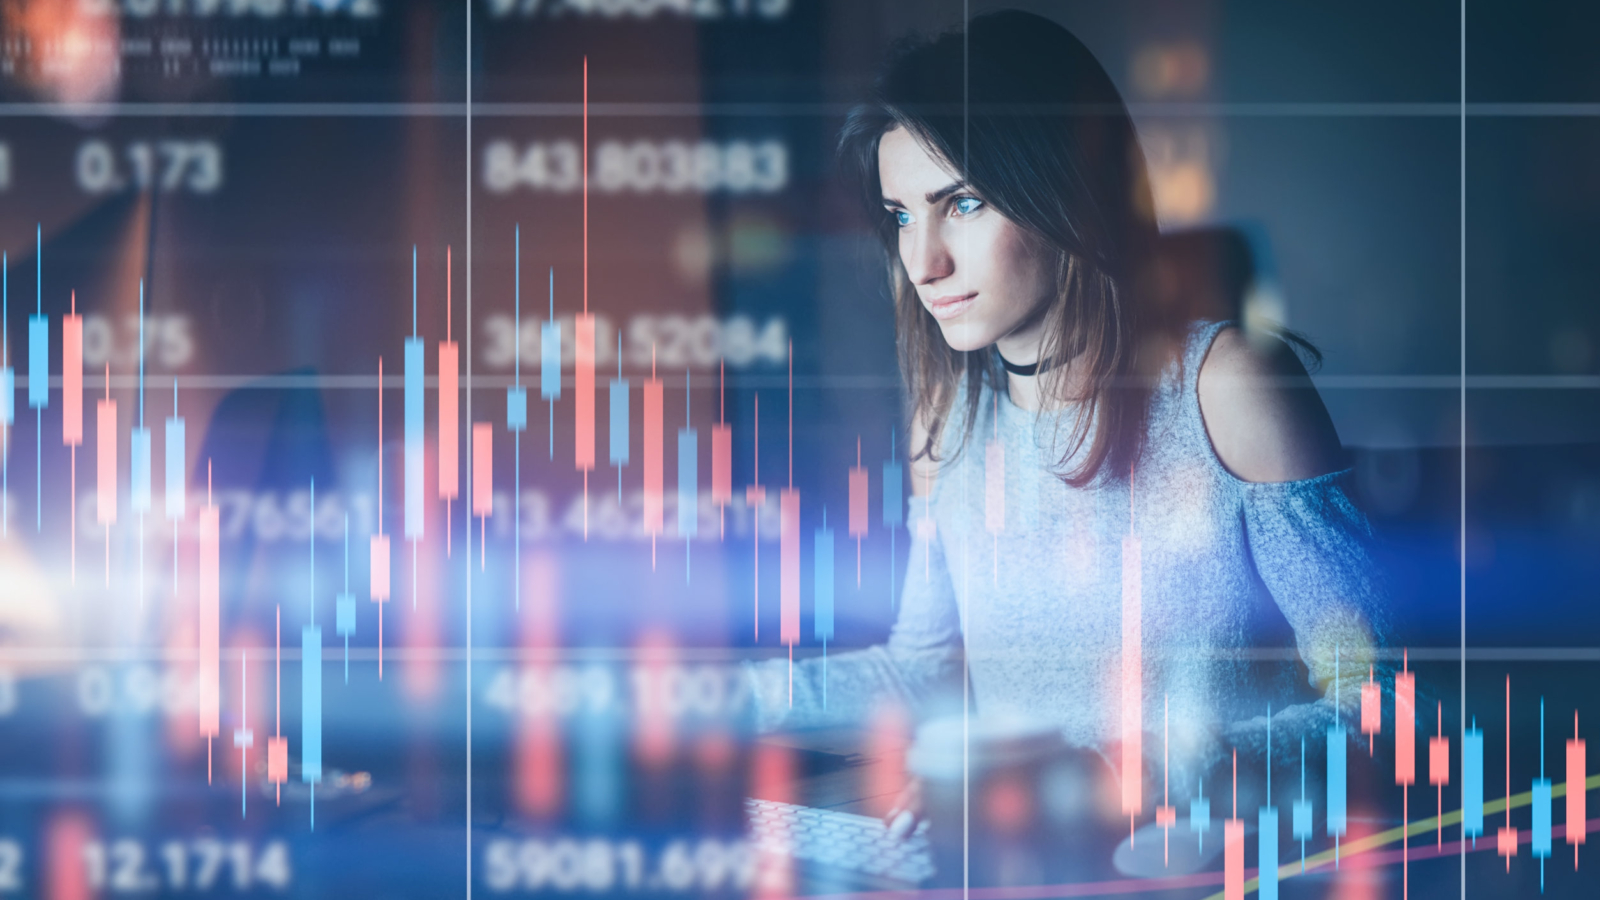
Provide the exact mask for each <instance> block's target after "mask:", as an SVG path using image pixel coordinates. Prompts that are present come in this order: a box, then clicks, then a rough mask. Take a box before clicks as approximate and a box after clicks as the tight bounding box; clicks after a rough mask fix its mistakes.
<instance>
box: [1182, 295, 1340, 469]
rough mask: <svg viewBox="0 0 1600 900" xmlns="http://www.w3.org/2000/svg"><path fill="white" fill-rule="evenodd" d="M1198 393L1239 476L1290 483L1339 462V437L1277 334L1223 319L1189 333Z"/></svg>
mask: <svg viewBox="0 0 1600 900" xmlns="http://www.w3.org/2000/svg"><path fill="white" fill-rule="evenodd" d="M1194 334H1195V336H1201V335H1203V336H1205V337H1209V338H1210V341H1209V344H1208V345H1207V346H1204V347H1200V348H1198V349H1199V352H1200V361H1199V363H1198V372H1197V374H1196V376H1195V377H1196V385H1195V393H1196V395H1197V398H1198V402H1199V406H1200V417H1201V420H1202V422H1203V423H1204V425H1205V431H1206V436H1207V438H1208V439H1209V440H1210V442H1211V448H1212V450H1213V451H1214V452H1215V453H1216V456H1217V458H1218V460H1220V461H1221V463H1222V465H1223V466H1224V467H1225V468H1227V469H1228V471H1229V472H1231V473H1233V475H1234V476H1235V477H1237V478H1239V479H1241V480H1243V481H1255V482H1271V481H1294V480H1298V479H1302V478H1311V477H1314V476H1317V475H1324V474H1327V473H1328V472H1332V471H1335V470H1337V469H1339V468H1342V464H1343V451H1342V449H1341V447H1340V444H1339V435H1338V432H1337V431H1336V430H1335V428H1334V426H1333V420H1332V418H1331V417H1329V415H1328V410H1327V407H1325V406H1324V405H1323V403H1322V398H1321V396H1319V395H1318V393H1317V389H1316V386H1315V385H1313V384H1312V382H1311V377H1310V375H1308V374H1307V373H1306V368H1305V366H1304V364H1302V363H1301V361H1300V357H1299V356H1297V355H1296V354H1295V352H1294V350H1293V349H1292V348H1290V346H1289V345H1288V344H1287V343H1286V342H1285V341H1284V340H1283V339H1282V338H1280V337H1278V336H1277V335H1274V334H1270V333H1253V332H1246V331H1244V330H1243V329H1241V328H1239V327H1238V326H1237V325H1235V324H1233V323H1228V322H1222V323H1208V324H1207V325H1205V326H1204V327H1202V328H1199V329H1198V330H1197V332H1195V333H1194Z"/></svg>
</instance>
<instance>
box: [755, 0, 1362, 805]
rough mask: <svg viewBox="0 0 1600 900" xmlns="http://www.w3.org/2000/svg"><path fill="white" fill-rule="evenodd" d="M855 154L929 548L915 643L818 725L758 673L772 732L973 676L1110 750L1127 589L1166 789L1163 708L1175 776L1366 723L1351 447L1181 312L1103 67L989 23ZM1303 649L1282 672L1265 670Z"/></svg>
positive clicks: (959, 43) (841, 683) (849, 130)
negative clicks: (1156, 279)
mask: <svg viewBox="0 0 1600 900" xmlns="http://www.w3.org/2000/svg"><path fill="white" fill-rule="evenodd" d="M841 157H842V158H843V159H844V160H845V161H846V163H847V165H848V167H849V168H850V169H851V171H852V173H853V174H854V175H855V176H856V178H857V180H858V183H859V186H860V189H861V191H862V196H863V199H864V201H865V202H866V203H867V205H868V208H869V210H870V214H871V215H872V217H873V218H874V220H875V221H876V222H877V224H878V231H879V236H880V237H881V239H882V241H883V244H884V247H885V249H886V251H887V257H888V269H889V275H890V279H891V284H892V286H893V291H894V298H895V312H896V320H897V329H898V334H899V352H900V360H901V365H902V369H903V373H904V377H905V380H906V383H907V386H908V388H909V391H910V397H911V405H912V410H913V415H912V440H911V453H912V456H913V460H912V487H913V494H914V497H913V499H912V501H911V514H910V516H909V518H908V524H909V525H910V527H911V528H912V530H913V533H914V534H915V535H916V538H915V540H914V542H913V548H914V549H913V551H912V560H911V563H910V565H909V574H908V576H907V580H906V585H905V591H904V596H903V601H902V605H901V607H900V610H899V614H898V619H897V621H896V622H895V625H894V629H893V632H892V634H891V636H890V638H889V641H888V643H887V644H885V645H883V646H879V647H872V648H869V649H867V650H864V651H860V652H856V653H851V654H840V655H836V656H835V657H834V659H833V660H832V663H831V665H830V667H829V671H828V680H829V681H830V682H831V685H830V688H829V695H828V697H827V698H826V705H824V699H823V694H822V692H823V685H822V678H823V671H822V668H821V667H820V666H818V665H812V664H807V665H801V666H798V667H796V669H795V671H794V674H793V686H792V691H793V693H792V696H793V700H792V703H791V702H790V700H789V691H790V685H789V681H788V679H789V673H788V671H787V670H786V669H785V668H784V667H783V665H782V663H781V662H780V663H777V664H768V665H763V666H756V667H754V668H753V674H754V677H755V678H756V683H757V695H758V697H759V698H760V702H759V707H760V716H761V724H762V726H763V727H766V728H776V727H803V726H808V725H816V724H822V723H826V722H863V721H866V720H867V719H868V717H870V716H871V715H872V713H873V710H874V709H875V708H876V706H877V705H878V704H880V703H881V702H883V700H884V699H886V698H889V699H893V700H896V701H899V702H903V703H905V704H907V705H909V706H911V707H913V708H914V709H917V710H918V711H919V712H922V713H927V712H929V711H930V710H933V709H937V708H939V707H940V705H941V704H946V703H951V702H954V703H957V704H959V703H960V702H961V694H962V691H961V681H960V678H961V671H962V662H963V656H964V657H965V663H966V666H967V671H968V673H969V677H970V686H971V701H972V702H973V704H974V706H975V708H976V710H977V711H979V712H981V713H982V714H984V715H1005V714H1022V715H1025V716H1029V717H1032V718H1044V719H1047V720H1049V721H1050V722H1051V723H1053V724H1054V725H1056V726H1058V727H1059V728H1060V729H1061V731H1062V733H1063V735H1064V736H1065V737H1066V738H1067V739H1068V740H1069V741H1071V742H1073V743H1076V744H1079V745H1082V746H1088V747H1094V748H1097V749H1100V750H1102V752H1108V753H1109V752H1110V751H1111V748H1112V747H1114V746H1117V745H1119V743H1120V742H1121V741H1122V740H1123V739H1124V737H1126V734H1125V732H1124V729H1123V723H1122V719H1121V717H1122V711H1123V709H1124V708H1125V707H1127V706H1128V704H1129V698H1126V697H1124V696H1123V695H1122V679H1123V678H1124V669H1123V666H1122V661H1123V658H1124V657H1123V647H1124V643H1123V641H1124V631H1123V627H1124V622H1123V616H1124V608H1125V604H1126V603H1127V602H1128V601H1129V600H1130V592H1131V593H1132V594H1133V595H1136V596H1134V597H1132V599H1137V605H1136V607H1134V608H1135V609H1136V611H1137V614H1138V625H1139V634H1138V638H1137V639H1138V642H1139V647H1140V651H1141V653H1140V655H1141V656H1142V661H1141V663H1140V665H1139V667H1138V669H1137V670H1136V675H1137V676H1138V683H1139V684H1141V685H1142V691H1141V696H1140V698H1139V700H1140V703H1141V707H1142V716H1141V719H1142V722H1143V725H1144V730H1145V732H1147V733H1149V734H1150V735H1152V736H1153V739H1152V738H1146V739H1145V740H1144V742H1143V744H1144V750H1145V753H1146V756H1147V757H1149V758H1151V759H1152V760H1154V762H1155V765H1154V767H1151V766H1146V767H1145V772H1146V777H1149V776H1150V775H1151V774H1152V773H1154V774H1155V776H1156V778H1157V779H1159V772H1160V759H1161V748H1162V744H1161V735H1162V729H1163V710H1164V709H1170V711H1171V712H1170V716H1169V717H1168V718H1169V720H1170V723H1171V738H1170V745H1171V750H1170V756H1171V760H1172V763H1173V767H1174V770H1175V772H1177V773H1184V772H1189V773H1198V772H1203V771H1204V769H1205V768H1206V767H1207V766H1209V765H1211V764H1213V763H1215V762H1217V761H1220V760H1221V759H1222V758H1223V757H1224V756H1225V754H1227V753H1228V751H1230V750H1231V749H1240V750H1242V751H1244V752H1246V753H1250V754H1253V755H1257V756H1258V755H1259V754H1260V753H1261V752H1262V750H1264V749H1265V748H1264V735H1265V731H1266V728H1265V725H1266V712H1267V707H1268V705H1269V704H1270V705H1271V706H1272V707H1273V708H1274V709H1275V713H1274V715H1273V720H1274V725H1275V728H1274V730H1275V731H1277V733H1278V734H1280V735H1293V736H1295V737H1300V736H1320V735H1321V734H1322V729H1324V728H1326V727H1327V726H1328V725H1331V724H1333V722H1334V720H1335V708H1334V707H1335V703H1334V700H1333V696H1334V694H1335V685H1336V682H1337V681H1342V682H1344V684H1343V688H1342V690H1343V693H1342V697H1341V700H1342V701H1343V702H1342V703H1341V704H1339V705H1340V706H1341V707H1342V711H1343V712H1345V713H1348V711H1349V710H1350V708H1351V705H1352V704H1353V703H1354V702H1355V700H1356V697H1357V696H1358V694H1359V682H1361V681H1364V680H1365V679H1366V677H1367V675H1368V666H1369V664H1370V663H1371V662H1372V660H1373V647H1374V646H1375V644H1376V642H1377V638H1378V630H1377V629H1378V626H1379V624H1380V618H1381V615H1380V614H1381V612H1382V608H1381V600H1380V591H1379V589H1378V587H1377V581H1376V578H1375V575H1374V568H1373V565H1372V562H1371V558H1370V556H1369V554H1368V551H1367V546H1366V545H1367V541H1368V539H1369V537H1370V534H1369V530H1368V526H1367V523H1366V520H1365V519H1364V517H1363V516H1362V515H1361V513H1360V512H1358V511H1357V510H1356V508H1355V507H1354V505H1353V504H1352V503H1351V501H1350V499H1349V498H1348V497H1347V496H1346V494H1345V492H1344V489H1343V487H1342V483H1343V475H1344V474H1345V472H1343V471H1340V458H1341V451H1340V445H1339V440H1338V436H1337V434H1336V433H1335V431H1334V428H1333V424H1332V422H1331V420H1330V419H1329V417H1328V414H1327V412H1326V410H1325V409H1324V408H1323V405H1322V403H1321V401H1320V399H1319V398H1318V397H1317V394H1316V391H1315V389H1314V388H1313V387H1312V385H1311V383H1310V380H1309V378H1308V377H1307V376H1306V372H1305V369H1304V368H1303V367H1302V365H1301V363H1300V361H1299V359H1298V358H1297V357H1296V355H1295V354H1294V352H1292V351H1291V349H1290V348H1289V347H1288V346H1287V345H1286V344H1285V343H1284V342H1283V341H1282V340H1280V339H1279V338H1277V337H1272V336H1261V337H1252V336H1248V335H1246V334H1244V333H1243V332H1242V331H1241V330H1240V329H1239V328H1237V327H1234V326H1232V325H1231V324H1229V323H1224V322H1185V321H1181V320H1180V319H1179V318H1178V316H1177V315H1175V314H1174V313H1172V312H1171V311H1170V310H1168V309H1165V308H1163V306H1162V304H1160V303H1159V302H1157V301H1156V300H1155V299H1154V297H1155V295H1154V293H1153V291H1152V289H1151V284H1150V282H1151V278H1150V270H1151V260H1152V248H1153V247H1154V245H1155V240H1156V227H1155V224H1154V221H1153V214H1152V209H1153V204H1152V203H1151V199H1150V193H1149V188H1148V185H1147V182H1146V178H1145V171H1144V162H1143V157H1142V155H1141V153H1140V151H1139V146H1138V142H1137V138H1136V136H1135V133H1134V129H1133V124H1132V122H1131V120H1130V119H1129V117H1128V114H1127V111H1126V109H1125V107H1124V106H1123V103H1122V100H1121V98H1120V97H1119V96H1118V94H1117V91H1116V89H1115V87H1114V86H1113V85H1112V83H1111V80H1110V79H1109V78H1108V77H1107V75H1106V73H1105V71H1104V70H1103V69H1102V68H1101V67H1100V65H1099V63H1098V62H1096V60H1095V59H1094V57H1093V56H1092V55H1091V54H1090V53H1089V51H1088V50H1087V49H1086V48H1084V46H1083V45H1082V44H1081V43H1079V42H1078V41H1077V40H1076V39H1075V38H1074V37H1073V36H1072V35H1070V34H1069V33H1068V32H1066V31H1065V30H1064V29H1062V28H1061V27H1060V26H1058V25H1055V24H1054V23H1051V22H1049V21H1048V20H1046V19H1042V18H1039V17H1037V16H1033V15H1028V14H1024V13H1017V12H1008V13H998V14H993V15H989V16H984V17H980V18H977V19H974V20H973V21H972V22H971V23H970V25H969V27H968V29H967V33H966V35H965V38H963V35H962V34H960V33H951V34H946V35H944V36H942V37H940V38H938V39H936V40H933V41H931V42H928V43H922V44H918V45H914V46H912V47H909V48H907V49H904V50H902V51H901V52H900V53H899V54H898V55H897V56H895V57H894V59H893V60H892V61H891V62H890V63H889V65H888V66H887V68H886V70H885V71H884V73H883V75H882V76H881V78H880V80H879V82H878V86H877V89H876V93H875V96H874V97H873V99H872V101H871V102H870V103H868V104H866V105H864V106H862V107H860V108H858V109H857V110H855V111H854V112H853V113H852V115H851V116H850V119H849V121H848V123H847V125H846V126H845V129H844V132H843V136H842V138H841ZM993 447H998V450H993V449H991V448H993ZM1000 468H1003V482H1004V485H1003V488H999V481H998V480H997V479H998V478H999V477H1000V476H997V475H996V474H995V470H996V469H1000ZM1001 492H1003V496H1004V503H1003V510H999V509H998V507H999V504H997V503H995V497H994V496H992V495H998V494H999V493H1001ZM1130 534H1131V535H1133V536H1135V538H1136V540H1134V541H1129V540H1126V538H1127V536H1128V535H1130ZM1135 547H1136V552H1137V555H1134V554H1135ZM1125 570H1131V571H1134V572H1137V574H1138V576H1139V581H1140V584H1139V586H1138V587H1137V588H1134V587H1127V586H1125ZM1291 642H1292V646H1293V647H1294V648H1295V649H1296V650H1298V658H1296V654H1295V653H1294V652H1288V653H1286V654H1284V661H1282V662H1274V663H1271V664H1270V666H1269V667H1270V668H1271V669H1273V670H1275V671H1278V672H1281V673H1282V674H1281V675H1278V676H1273V677H1267V678H1263V677H1262V675H1261V669H1262V668H1263V666H1262V665H1261V664H1259V663H1256V664H1253V668H1252V665H1251V664H1247V661H1246V659H1245V658H1244V654H1241V653H1240V652H1238V651H1244V650H1247V649H1262V648H1269V649H1270V648H1285V649H1287V648H1289V647H1290V646H1291ZM1257 655H1258V656H1259V655H1260V654H1257ZM1336 656H1337V657H1338V658H1339V659H1340V665H1339V666H1337V667H1336V666H1335V659H1336ZM1268 658H1269V659H1271V658H1273V657H1272V656H1271V655H1270V654H1268ZM951 698H954V699H953V701H952V699H951ZM956 708H957V709H959V706H957V707H956ZM1295 743H1296V745H1297V747H1296V749H1297V750H1298V741H1296V742H1295ZM1313 743H1315V741H1314V742H1313ZM1111 755H1112V758H1113V759H1115V758H1116V756H1115V754H1111ZM1280 758H1281V757H1280ZM1296 758H1298V754H1296ZM1156 783H1157V784H1159V781H1157V782H1156ZM1193 787H1194V785H1193V783H1192V779H1191V780H1190V781H1189V783H1187V784H1185V783H1184V780H1183V779H1182V778H1175V779H1174V780H1173V783H1172V789H1173V791H1174V794H1175V795H1179V796H1182V795H1185V794H1186V793H1188V792H1191V791H1192V790H1193ZM1144 796H1145V797H1150V796H1152V793H1151V792H1150V791H1146V792H1145V793H1144ZM1148 806H1149V807H1153V803H1152V804H1148Z"/></svg>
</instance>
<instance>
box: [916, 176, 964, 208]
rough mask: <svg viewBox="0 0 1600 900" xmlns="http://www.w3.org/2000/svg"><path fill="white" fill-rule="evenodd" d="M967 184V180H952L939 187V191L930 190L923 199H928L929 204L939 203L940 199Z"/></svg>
mask: <svg viewBox="0 0 1600 900" xmlns="http://www.w3.org/2000/svg"><path fill="white" fill-rule="evenodd" d="M966 186H967V183H966V182H965V181H952V182H951V183H949V184H947V185H945V186H944V187H942V188H939V189H938V190H937V191H930V192H929V193H928V194H927V195H926V196H924V197H923V198H922V199H924V200H926V201H927V202H928V205H929V206H932V205H933V204H935V203H938V202H939V201H940V200H943V199H944V198H946V197H948V196H950V195H951V194H954V193H955V192H956V191H959V190H961V189H963V188H965V187H966Z"/></svg>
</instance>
